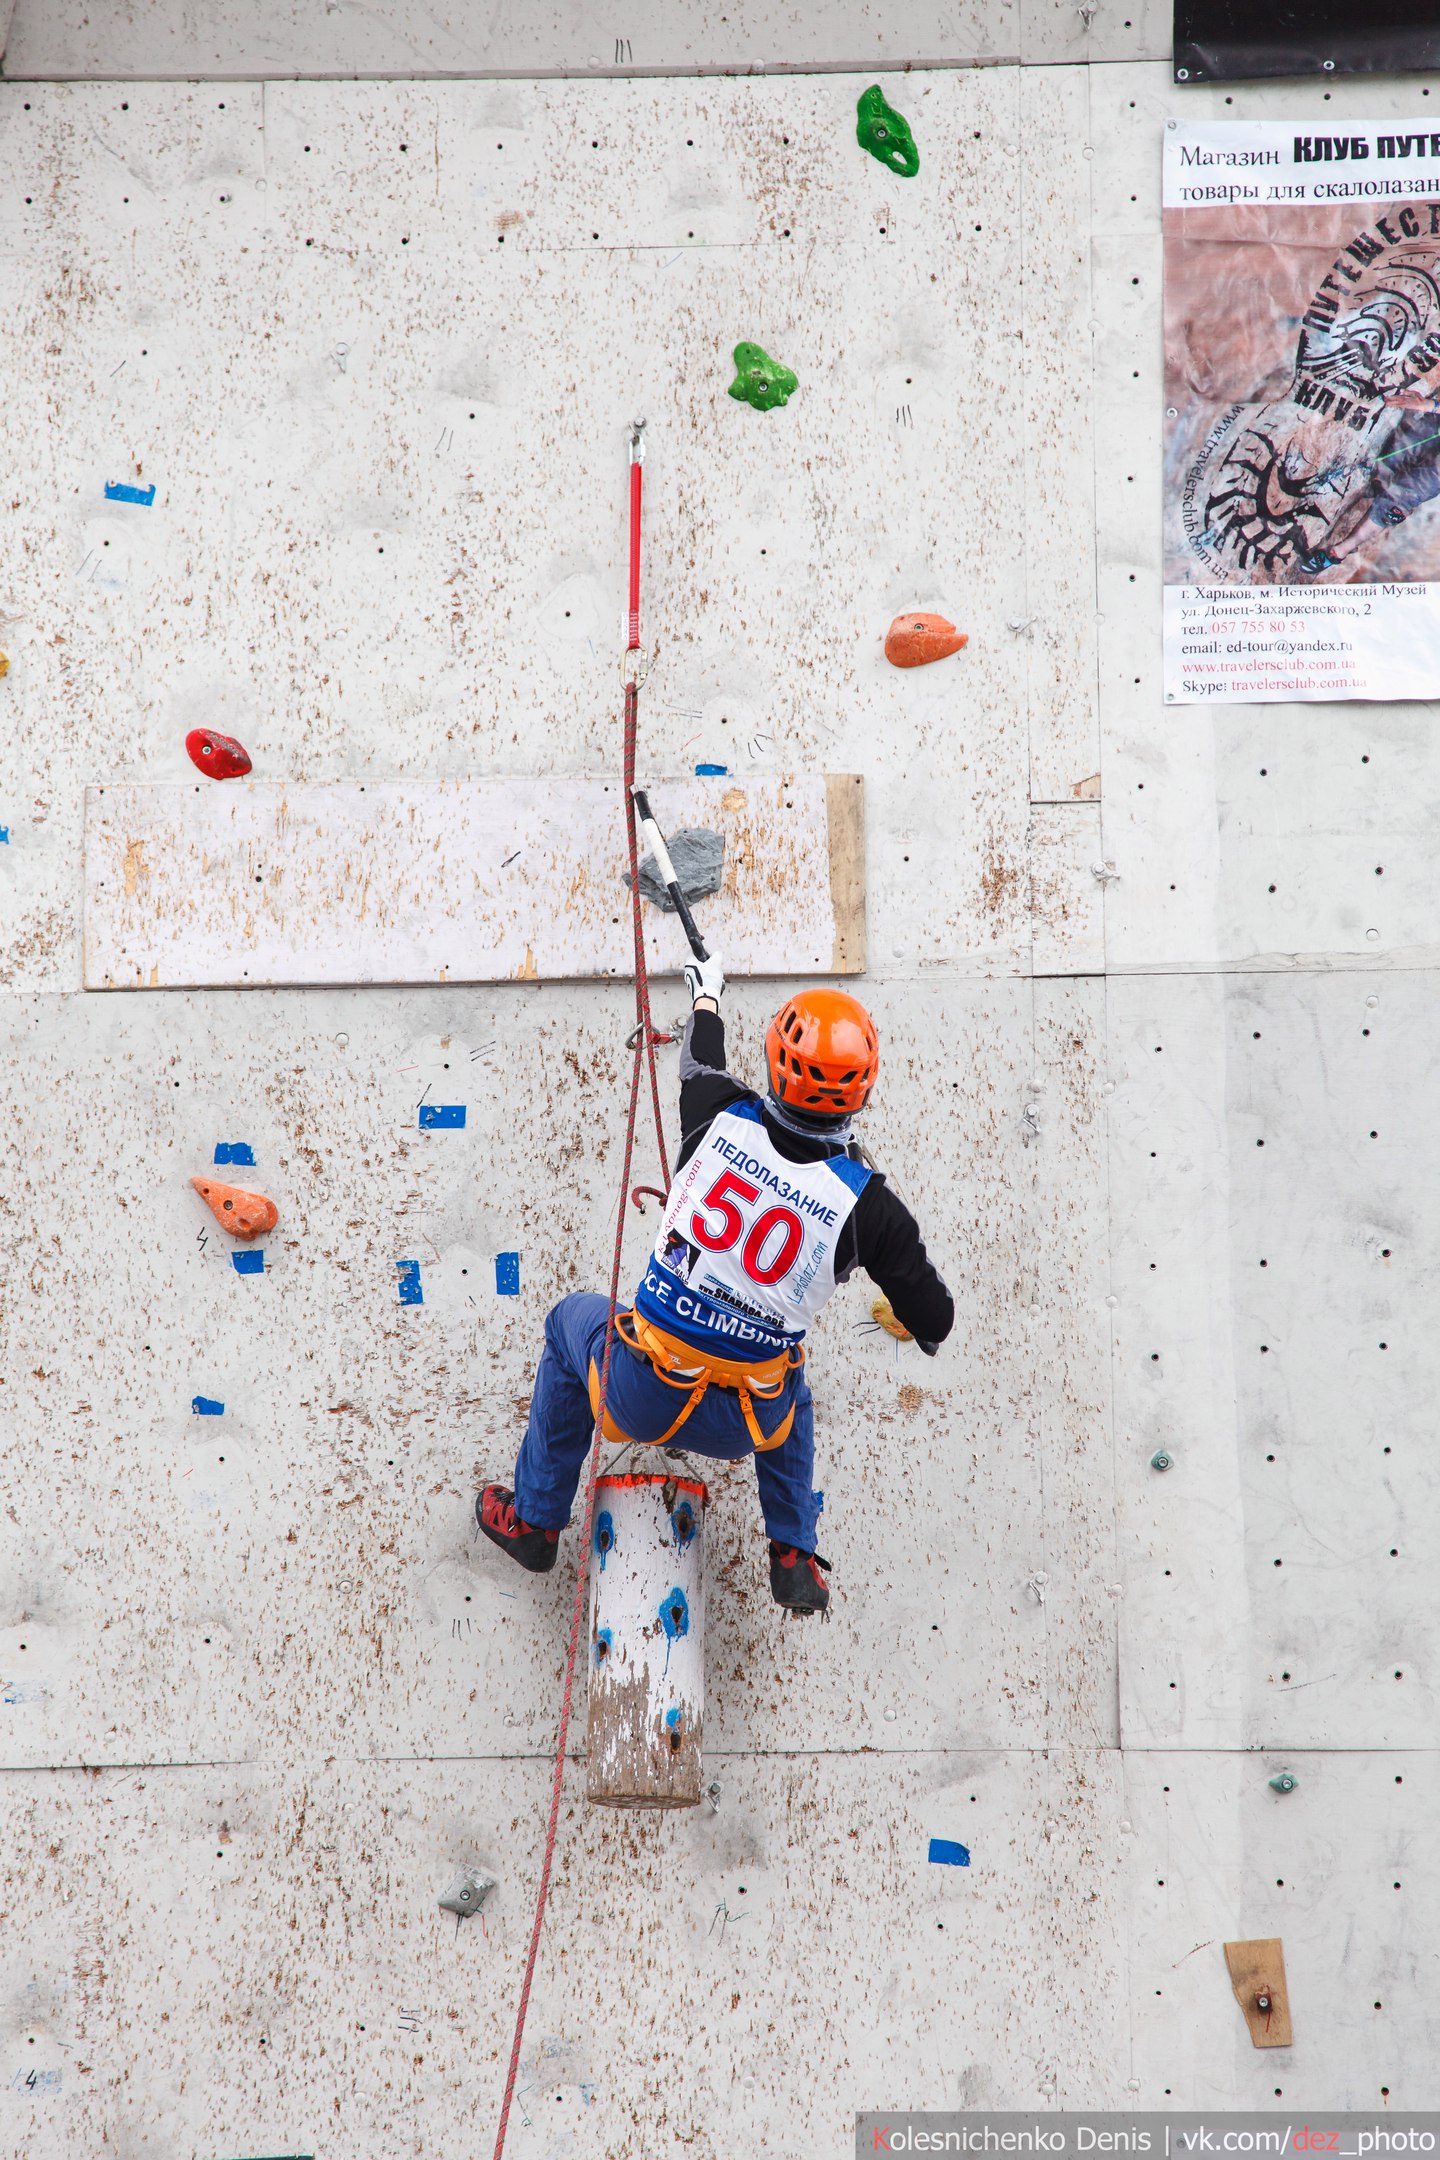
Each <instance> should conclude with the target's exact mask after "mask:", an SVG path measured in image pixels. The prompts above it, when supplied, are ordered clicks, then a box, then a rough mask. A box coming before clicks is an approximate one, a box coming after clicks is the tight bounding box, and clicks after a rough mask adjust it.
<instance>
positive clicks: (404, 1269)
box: [395, 1260, 425, 1305]
mask: <svg viewBox="0 0 1440 2160" xmlns="http://www.w3.org/2000/svg"><path fill="white" fill-rule="evenodd" d="M395 1268H396V1272H397V1273H398V1275H399V1277H400V1303H401V1304H402V1305H423V1304H424V1302H425V1292H424V1291H423V1290H422V1289H421V1287H420V1262H419V1261H418V1260H397V1261H396V1262H395Z"/></svg>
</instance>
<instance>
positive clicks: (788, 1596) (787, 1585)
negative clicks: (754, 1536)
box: [770, 1538, 830, 1613]
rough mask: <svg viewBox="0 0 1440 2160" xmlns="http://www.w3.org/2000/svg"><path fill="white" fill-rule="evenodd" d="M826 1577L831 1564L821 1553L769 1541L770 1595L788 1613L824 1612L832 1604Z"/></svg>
mask: <svg viewBox="0 0 1440 2160" xmlns="http://www.w3.org/2000/svg"><path fill="white" fill-rule="evenodd" d="M821 1568H824V1569H825V1572H826V1574H828V1573H829V1571H830V1562H829V1561H828V1560H822V1559H821V1557H820V1555H819V1553H813V1552H801V1550H800V1548H799V1546H798V1545H777V1544H776V1542H775V1540H774V1538H771V1540H770V1595H771V1597H773V1598H774V1600H775V1602H776V1604H777V1605H783V1606H784V1607H785V1610H786V1611H787V1612H798V1613H810V1612H824V1610H825V1608H826V1606H827V1605H828V1604H829V1603H830V1590H829V1586H828V1584H827V1583H826V1581H825V1579H824V1576H822V1575H821V1573H820V1570H821Z"/></svg>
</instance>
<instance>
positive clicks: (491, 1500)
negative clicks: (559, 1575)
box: [475, 1485, 560, 1575]
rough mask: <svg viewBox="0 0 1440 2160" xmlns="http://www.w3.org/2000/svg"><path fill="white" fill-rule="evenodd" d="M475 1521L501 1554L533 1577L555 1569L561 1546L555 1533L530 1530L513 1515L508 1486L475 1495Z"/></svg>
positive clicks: (492, 1488) (513, 1508)
mask: <svg viewBox="0 0 1440 2160" xmlns="http://www.w3.org/2000/svg"><path fill="white" fill-rule="evenodd" d="M475 1520H476V1522H477V1523H479V1525H480V1528H481V1529H482V1530H483V1531H484V1533H485V1535H486V1537H488V1538H489V1540H490V1542H491V1544H492V1545H498V1546H499V1547H500V1550H501V1552H507V1553H509V1555H510V1557H511V1559H512V1560H518V1561H519V1563H520V1565H521V1567H523V1568H529V1570H530V1572H531V1574H532V1575H548V1574H549V1572H550V1570H551V1568H553V1567H554V1565H555V1555H556V1552H557V1550H558V1548H559V1544H560V1532H559V1531H558V1530H532V1529H531V1527H530V1525H529V1523H524V1522H521V1520H520V1518H519V1516H518V1515H517V1514H516V1513H515V1495H514V1493H513V1492H511V1490H510V1488H509V1486H508V1485H487V1486H486V1487H485V1490H484V1491H483V1492H478V1493H476V1495H475Z"/></svg>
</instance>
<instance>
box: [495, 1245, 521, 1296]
mask: <svg viewBox="0 0 1440 2160" xmlns="http://www.w3.org/2000/svg"><path fill="white" fill-rule="evenodd" d="M495 1295H496V1297H519V1295H520V1255H519V1253H518V1252H497V1253H496V1255H495Z"/></svg>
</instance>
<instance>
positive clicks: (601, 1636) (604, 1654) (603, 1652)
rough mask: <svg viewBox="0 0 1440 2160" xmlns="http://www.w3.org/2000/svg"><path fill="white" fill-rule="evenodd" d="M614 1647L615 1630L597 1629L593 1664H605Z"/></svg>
mask: <svg viewBox="0 0 1440 2160" xmlns="http://www.w3.org/2000/svg"><path fill="white" fill-rule="evenodd" d="M602 1565H603V1563H602ZM614 1647H615V1630H614V1629H613V1628H608V1627H602V1628H597V1629H596V1631H595V1663H596V1665H597V1666H600V1665H603V1664H604V1663H605V1660H606V1658H608V1657H609V1655H610V1652H611V1651H612V1650H613V1649H614Z"/></svg>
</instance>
